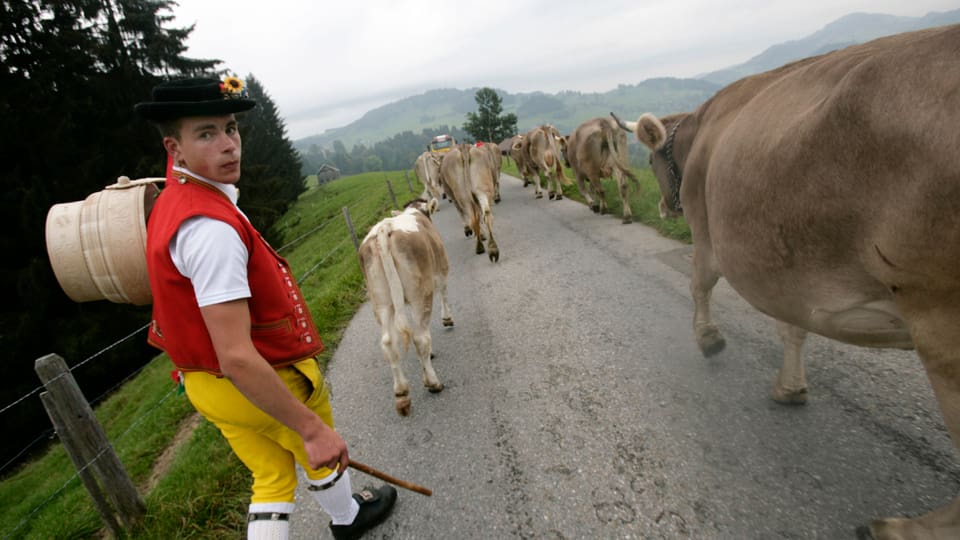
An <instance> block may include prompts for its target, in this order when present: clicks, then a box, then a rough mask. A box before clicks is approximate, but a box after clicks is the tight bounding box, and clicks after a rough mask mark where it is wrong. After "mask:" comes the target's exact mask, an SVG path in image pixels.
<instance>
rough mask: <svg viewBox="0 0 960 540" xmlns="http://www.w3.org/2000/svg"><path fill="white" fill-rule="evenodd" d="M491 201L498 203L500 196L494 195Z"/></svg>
mask: <svg viewBox="0 0 960 540" xmlns="http://www.w3.org/2000/svg"><path fill="white" fill-rule="evenodd" d="M493 202H495V203H497V204H500V196H499V195H498V196H496V197H494V198H493Z"/></svg>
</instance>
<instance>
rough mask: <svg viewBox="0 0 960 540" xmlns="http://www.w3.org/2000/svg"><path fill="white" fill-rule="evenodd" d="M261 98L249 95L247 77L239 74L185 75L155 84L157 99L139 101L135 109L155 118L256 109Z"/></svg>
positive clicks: (155, 120)
mask: <svg viewBox="0 0 960 540" xmlns="http://www.w3.org/2000/svg"><path fill="white" fill-rule="evenodd" d="M256 104H257V102H256V101H254V100H252V99H249V98H248V97H247V89H246V88H244V85H243V81H241V80H240V79H238V78H236V77H226V78H225V79H224V80H222V81H218V80H217V79H181V80H176V81H168V82H164V83H160V84H158V85H157V86H155V87H154V88H153V101H148V102H143V103H137V104H136V105H135V106H134V109H135V110H136V111H137V113H138V114H139V115H140V116H142V117H143V118H145V119H147V120H150V121H152V122H166V121H169V120H176V119H177V118H183V117H184V116H219V115H223V114H230V113H238V112H243V111H247V110H250V109H252V108H253V107H254V106H256Z"/></svg>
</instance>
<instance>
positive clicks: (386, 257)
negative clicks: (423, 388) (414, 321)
mask: <svg viewBox="0 0 960 540" xmlns="http://www.w3.org/2000/svg"><path fill="white" fill-rule="evenodd" d="M392 229H393V227H391V226H390V222H389V221H387V222H385V223H383V224H382V225H381V226H380V227H379V229H378V230H377V248H378V249H379V251H380V261H381V264H383V274H384V276H385V277H386V278H387V287H388V288H389V289H390V301H391V302H392V303H393V313H394V324H395V325H396V328H397V331H398V332H400V337H401V339H403V349H404V350H406V349H407V347H408V346H409V345H410V338H411V335H412V332H411V331H410V324H409V323H408V322H407V308H406V305H405V302H404V296H403V283H401V282H400V273H399V272H397V265H396V264H395V263H394V262H393V255H392V254H391V253H390V248H389V246H388V245H387V242H388V241H389V239H390V233H391V232H392Z"/></svg>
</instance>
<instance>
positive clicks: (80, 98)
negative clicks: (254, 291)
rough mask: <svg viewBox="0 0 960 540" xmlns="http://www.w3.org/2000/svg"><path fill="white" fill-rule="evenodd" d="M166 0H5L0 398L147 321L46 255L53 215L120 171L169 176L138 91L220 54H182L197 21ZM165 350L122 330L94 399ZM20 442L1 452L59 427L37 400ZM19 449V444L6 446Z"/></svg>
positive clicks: (90, 388)
mask: <svg viewBox="0 0 960 540" xmlns="http://www.w3.org/2000/svg"><path fill="white" fill-rule="evenodd" d="M175 5H176V3H175V2H172V1H168V0H5V1H4V2H2V3H0V58H2V59H3V64H4V68H5V69H4V70H0V115H2V124H3V126H4V128H5V129H3V130H0V152H2V153H3V154H2V156H3V163H4V165H5V166H4V167H3V169H0V194H2V195H0V227H2V230H3V231H4V234H3V236H2V237H0V248H2V249H4V250H5V251H4V253H6V254H7V255H8V256H6V257H3V258H2V261H0V297H2V298H3V299H4V302H3V305H2V307H0V328H3V331H2V332H0V347H2V349H3V350H4V353H5V355H6V357H7V358H8V359H9V360H8V361H7V362H0V377H2V379H3V380H4V384H3V386H2V387H0V407H2V406H6V405H8V404H11V403H12V402H14V401H15V400H16V399H17V398H18V397H20V396H21V395H23V394H24V392H26V391H29V390H31V389H33V388H35V387H36V385H37V378H36V375H35V373H34V372H33V362H34V360H35V359H36V358H38V357H40V356H43V355H45V354H48V353H57V354H59V355H61V356H63V357H64V358H65V359H66V360H67V362H68V364H69V365H75V364H77V363H79V362H80V361H82V360H85V359H87V358H89V357H90V356H92V355H95V354H96V353H99V352H100V351H101V350H102V349H104V348H105V347H107V346H108V345H110V344H111V343H113V342H115V341H116V340H117V339H118V338H120V337H123V336H124V335H126V334H128V333H129V332H131V331H132V330H135V329H136V328H137V327H138V326H140V325H141V324H145V323H146V321H147V320H149V314H150V311H149V308H144V307H135V306H126V305H121V304H112V303H109V302H106V301H100V302H91V303H86V304H76V303H74V302H73V301H71V300H70V299H69V298H67V296H66V295H65V294H64V293H63V292H62V290H61V289H60V286H59V284H58V283H57V281H56V279H55V277H54V275H53V270H52V268H51V266H50V262H49V260H48V256H47V253H46V240H45V236H44V230H45V224H46V215H47V211H48V210H49V209H50V207H51V206H53V205H54V204H58V203H65V202H73V201H81V200H83V199H85V198H86V197H87V196H88V195H90V194H91V193H94V192H97V191H100V190H102V189H103V187H104V186H106V185H109V184H112V183H114V182H115V181H116V179H117V177H118V176H120V175H127V176H130V177H131V178H137V177H140V176H159V175H161V174H162V172H163V169H164V164H165V159H164V155H163V150H162V148H161V146H160V143H159V139H158V137H157V134H156V131H155V130H154V129H153V128H152V127H151V126H150V125H149V124H147V123H146V122H143V121H142V120H139V119H138V118H137V117H136V115H135V113H134V110H133V106H134V104H135V103H136V102H138V101H142V100H144V99H145V98H148V97H149V95H150V89H151V88H152V87H153V86H154V85H155V84H156V83H157V82H159V81H160V80H161V79H162V78H164V77H172V76H182V75H193V74H198V73H203V72H209V71H211V70H212V69H213V68H214V67H215V66H216V64H217V63H218V61H215V60H192V59H188V58H185V57H183V53H184V51H185V50H186V46H185V45H184V43H185V39H186V37H187V36H188V35H189V33H190V31H191V30H192V28H185V29H169V28H166V27H165V26H166V25H167V24H168V23H169V22H170V21H171V20H172V15H171V13H172V11H171V9H172V6H175ZM155 353H156V351H155V350H154V349H152V348H150V347H148V346H147V345H146V344H145V339H144V338H143V336H138V337H136V338H132V339H129V340H126V341H124V342H123V343H122V344H120V345H118V346H117V347H114V348H111V349H110V350H108V351H107V352H105V353H104V354H103V355H100V356H98V357H97V359H96V361H95V362H90V363H89V364H86V365H85V366H84V367H83V369H81V370H77V371H76V372H75V373H74V375H75V376H76V377H77V379H78V382H79V383H80V385H81V388H83V390H84V393H85V394H86V395H88V396H90V397H96V396H99V395H101V394H102V393H103V392H104V391H105V390H106V389H108V388H110V387H112V386H113V385H115V384H116V383H117V382H118V381H119V380H121V379H122V378H124V377H126V376H127V375H129V374H130V373H131V372H133V371H134V370H136V369H138V368H139V367H140V366H141V365H143V364H144V363H145V362H146V361H148V360H149V359H150V358H152V357H153V356H154V354H155ZM0 423H2V426H3V428H4V429H3V431H4V433H5V434H7V436H8V437H9V438H8V441H9V443H8V444H6V445H4V449H3V450H2V451H0V463H6V462H7V458H10V457H12V454H13V453H16V452H17V451H19V450H21V449H22V448H23V446H20V445H18V444H17V443H18V442H19V441H23V440H28V441H29V440H32V439H34V438H36V436H37V434H38V431H39V430H40V429H41V428H43V427H44V426H49V421H48V420H47V418H46V415H45V413H44V412H43V410H42V407H40V406H39V401H38V400H36V399H31V400H26V401H24V402H22V403H21V404H18V405H17V408H16V409H10V410H8V411H6V412H5V413H4V415H3V416H2V417H0ZM8 453H11V455H7V454H8Z"/></svg>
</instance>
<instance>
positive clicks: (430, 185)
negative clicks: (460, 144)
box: [413, 151, 446, 201]
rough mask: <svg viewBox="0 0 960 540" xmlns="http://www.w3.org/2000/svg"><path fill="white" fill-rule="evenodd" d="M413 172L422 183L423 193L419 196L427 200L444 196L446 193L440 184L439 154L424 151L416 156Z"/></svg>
mask: <svg viewBox="0 0 960 540" xmlns="http://www.w3.org/2000/svg"><path fill="white" fill-rule="evenodd" d="M413 174H415V175H416V176H417V179H418V180H420V183H421V184H423V194H422V195H420V197H421V198H423V199H425V200H429V199H430V198H434V199H437V200H438V201H439V200H440V199H441V198H446V193H443V190H442V188H441V186H440V155H439V154H436V153H434V152H430V151H427V152H424V153H422V154H420V155H419V156H417V160H416V161H415V162H414V164H413Z"/></svg>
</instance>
